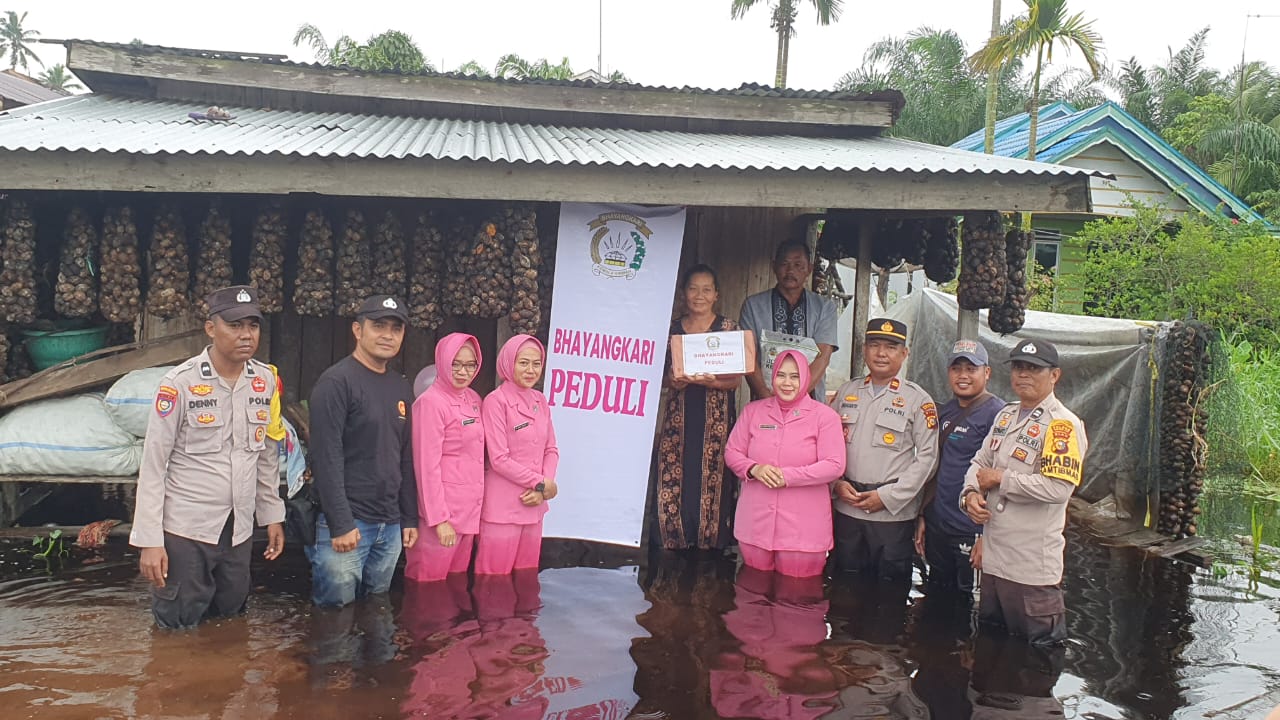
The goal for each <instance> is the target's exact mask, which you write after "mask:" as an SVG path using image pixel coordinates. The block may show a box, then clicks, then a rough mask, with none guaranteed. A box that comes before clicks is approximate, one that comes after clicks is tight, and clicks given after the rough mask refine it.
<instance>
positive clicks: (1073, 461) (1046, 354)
mask: <svg viewBox="0 0 1280 720" xmlns="http://www.w3.org/2000/svg"><path fill="white" fill-rule="evenodd" d="M1009 363H1010V365H1011V370H1012V381H1011V384H1012V385H1013V391H1014V393H1015V394H1017V396H1018V402H1017V403H1011V404H1009V405H1007V406H1005V408H1004V409H1003V410H1001V411H1000V414H999V415H998V416H997V417H996V422H995V425H993V426H992V428H991V432H990V433H988V434H987V439H986V440H985V442H984V443H983V445H982V449H981V450H979V451H978V454H977V455H976V456H975V457H974V458H973V463H972V464H971V465H970V466H969V471H968V473H967V474H966V475H965V480H964V490H963V491H961V495H960V507H961V508H963V509H964V511H965V512H966V513H967V514H968V515H969V517H970V519H972V520H973V521H974V522H975V523H977V524H979V525H983V526H984V527H985V532H984V533H983V550H982V599H981V601H980V604H979V606H978V618H979V620H981V621H982V622H985V623H991V624H995V625H1003V626H1005V627H1006V628H1008V630H1009V631H1010V632H1012V633H1013V634H1015V635H1023V636H1026V637H1027V638H1028V639H1029V640H1030V641H1031V642H1032V643H1036V644H1057V643H1061V642H1062V641H1063V640H1065V639H1066V637H1067V625H1066V608H1065V606H1064V604H1063V600H1062V587H1061V584H1060V583H1061V582H1062V554H1063V550H1064V548H1065V547H1066V540H1065V539H1064V538H1063V537H1062V528H1063V526H1064V525H1065V524H1066V520H1067V501H1068V500H1070V499H1071V493H1072V492H1074V491H1075V489H1076V488H1077V487H1078V486H1079V485H1080V477H1081V472H1082V470H1083V467H1084V466H1083V462H1084V455H1085V453H1086V452H1087V451H1088V449H1089V441H1088V439H1087V438H1086V437H1085V434H1084V423H1082V422H1080V418H1078V417H1076V416H1075V414H1074V413H1072V412H1071V411H1070V410H1068V409H1067V408H1066V407H1065V406H1064V405H1063V404H1062V403H1061V402H1059V401H1058V398H1057V397H1056V396H1055V395H1054V393H1053V391H1054V387H1055V386H1056V385H1057V383H1058V379H1059V378H1061V377H1062V370H1061V368H1059V367H1058V349H1057V348H1055V347H1054V346H1053V344H1052V343H1048V342H1045V341H1043V340H1024V341H1021V342H1019V343H1018V345H1016V346H1015V347H1014V349H1013V351H1012V352H1011V353H1010V354H1009Z"/></svg>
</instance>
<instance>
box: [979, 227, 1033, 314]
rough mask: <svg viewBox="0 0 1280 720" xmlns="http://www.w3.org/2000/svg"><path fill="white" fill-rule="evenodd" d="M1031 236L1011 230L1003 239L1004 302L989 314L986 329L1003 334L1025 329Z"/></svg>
mask: <svg viewBox="0 0 1280 720" xmlns="http://www.w3.org/2000/svg"><path fill="white" fill-rule="evenodd" d="M1030 237H1031V236H1030V235H1028V234H1027V233H1024V232H1022V231H1021V230H1010V231H1009V232H1008V233H1005V236H1004V257H1005V272H1006V278H1007V282H1006V285H1005V290H1004V301H1003V302H1001V303H1000V304H999V305H997V306H995V307H993V308H991V311H990V312H988V313H987V326H988V327H990V328H991V329H992V330H994V331H996V332H998V333H1000V334H1001V335H1008V334H1009V333H1015V332H1018V331H1019V330H1021V329H1022V324H1023V323H1024V322H1026V320H1027V303H1028V301H1029V300H1030V298H1031V296H1030V293H1028V292H1027V249H1028V247H1029V245H1030V243H1029V240H1030Z"/></svg>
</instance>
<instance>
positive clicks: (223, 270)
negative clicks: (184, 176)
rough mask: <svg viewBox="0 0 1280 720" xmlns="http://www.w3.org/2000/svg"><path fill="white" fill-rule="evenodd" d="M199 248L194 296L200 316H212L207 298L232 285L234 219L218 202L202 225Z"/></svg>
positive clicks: (210, 209)
mask: <svg viewBox="0 0 1280 720" xmlns="http://www.w3.org/2000/svg"><path fill="white" fill-rule="evenodd" d="M199 242H200V249H199V252H198V254H197V255H196V282H195V289H194V291H193V292H192V293H191V294H192V296H193V297H192V300H193V301H194V302H195V305H196V311H197V313H198V315H197V317H200V318H205V317H208V316H209V306H208V305H207V304H206V303H205V298H206V297H208V296H209V293H211V292H213V291H214V290H217V289H219V288H224V287H227V286H228V285H230V284H231V218H229V217H227V214H226V212H225V211H224V210H223V208H222V206H221V204H220V203H218V202H216V201H215V202H213V203H210V204H209V213H208V214H207V215H205V218H204V222H202V223H200V237H199Z"/></svg>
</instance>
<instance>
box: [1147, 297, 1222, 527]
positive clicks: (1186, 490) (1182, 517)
mask: <svg viewBox="0 0 1280 720" xmlns="http://www.w3.org/2000/svg"><path fill="white" fill-rule="evenodd" d="M1209 343H1210V330H1209V328H1208V327H1206V326H1204V325H1202V324H1200V323H1198V322H1186V323H1182V322H1176V323H1173V327H1172V329H1171V330H1170V332H1169V336H1168V339H1167V340H1166V341H1165V367H1164V368H1163V369H1162V371H1161V376H1162V378H1163V381H1164V386H1163V397H1162V404H1161V418H1160V511H1159V512H1160V516H1159V518H1158V520H1157V524H1156V529H1157V530H1159V531H1160V532H1162V533H1164V534H1166V535H1172V536H1174V537H1175V538H1184V537H1187V536H1189V535H1195V534H1196V531H1197V528H1196V521H1197V517H1198V516H1199V515H1200V493H1201V492H1202V491H1203V490H1204V477H1205V468H1206V463H1207V452H1208V444H1207V443H1206V442H1205V436H1206V432H1207V430H1208V424H1209V411H1208V409H1207V408H1206V407H1205V399H1206V397H1207V395H1208V392H1209V390H1208V387H1209V379H1210V353H1209Z"/></svg>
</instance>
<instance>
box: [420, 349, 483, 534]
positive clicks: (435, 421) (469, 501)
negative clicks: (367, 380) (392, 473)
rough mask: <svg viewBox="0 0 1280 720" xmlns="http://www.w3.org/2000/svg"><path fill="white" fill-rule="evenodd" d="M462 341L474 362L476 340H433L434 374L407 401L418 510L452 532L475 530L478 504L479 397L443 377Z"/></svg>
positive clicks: (430, 523) (480, 459) (480, 500)
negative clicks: (410, 401) (422, 389)
mask: <svg viewBox="0 0 1280 720" xmlns="http://www.w3.org/2000/svg"><path fill="white" fill-rule="evenodd" d="M466 343H470V344H471V349H472V350H473V351H474V352H475V353H476V361H477V362H479V361H480V344H479V343H478V342H476V339H475V338H474V337H472V336H470V335H465V334H462V333H452V334H449V335H446V336H445V337H443V338H441V339H440V341H439V342H438V343H436V367H437V368H438V369H439V370H438V372H439V375H438V376H437V377H436V380H435V382H434V383H432V385H431V387H429V388H427V390H426V391H425V392H423V393H422V394H421V395H419V396H418V399H417V400H415V401H414V403H413V465H414V470H415V471H416V474H417V476H418V514H419V516H420V517H423V518H426V521H427V525H428V526H430V527H435V526H437V525H439V524H440V523H442V522H446V521H447V522H448V523H449V524H450V525H452V526H453V530H454V532H456V533H458V534H461V535H473V534H475V533H477V532H479V531H480V510H481V506H482V503H483V502H484V424H483V422H481V411H480V395H479V394H477V393H476V391H475V390H472V389H471V388H464V389H462V390H459V389H457V388H455V387H453V386H452V384H451V383H450V381H449V378H450V377H451V369H450V368H451V367H452V365H453V359H454V357H455V356H456V355H457V354H458V350H460V349H461V348H462V346H463V345H464V344H466Z"/></svg>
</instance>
